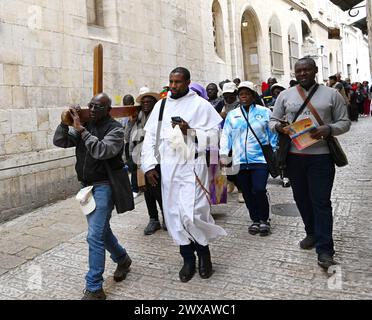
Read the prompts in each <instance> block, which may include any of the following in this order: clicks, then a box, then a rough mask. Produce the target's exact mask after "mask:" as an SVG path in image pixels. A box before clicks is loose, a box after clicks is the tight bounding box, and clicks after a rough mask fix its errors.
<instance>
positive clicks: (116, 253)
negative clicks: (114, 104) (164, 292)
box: [53, 93, 132, 300]
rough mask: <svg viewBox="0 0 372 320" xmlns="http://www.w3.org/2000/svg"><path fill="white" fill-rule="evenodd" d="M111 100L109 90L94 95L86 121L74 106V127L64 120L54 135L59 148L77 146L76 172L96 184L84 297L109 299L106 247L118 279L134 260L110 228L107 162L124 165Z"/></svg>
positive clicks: (85, 184) (121, 139) (121, 133)
mask: <svg viewBox="0 0 372 320" xmlns="http://www.w3.org/2000/svg"><path fill="white" fill-rule="evenodd" d="M110 109H111V99H110V98H109V97H108V96H107V94H105V93H100V94H98V95H96V96H95V97H93V98H92V100H91V102H90V103H89V120H88V122H87V123H84V124H82V123H81V121H80V117H79V108H78V107H70V109H69V111H70V114H71V116H72V119H73V124H72V128H70V129H69V127H68V126H67V125H65V124H63V123H61V124H60V125H59V126H58V127H57V129H56V132H55V134H54V139H53V143H54V145H56V146H57V147H61V148H70V147H76V166H75V169H76V173H77V176H78V180H79V181H80V183H81V185H82V187H88V186H92V187H93V188H92V192H93V197H94V200H95V203H96V206H95V209H94V210H93V211H92V212H90V213H89V214H87V213H88V212H85V214H87V222H88V235H87V241H88V245H89V271H88V273H87V275H86V277H85V279H86V290H85V292H84V296H83V298H82V299H83V300H105V299H106V295H105V292H104V291H103V289H102V285H103V276H102V275H103V272H104V271H105V249H106V250H107V251H109V252H110V254H111V259H112V260H113V261H114V262H115V263H117V264H118V265H117V268H116V270H115V273H114V280H115V281H122V280H124V279H125V278H126V275H127V273H128V272H129V270H130V265H131V263H132V260H131V259H130V257H129V256H128V254H127V252H126V250H125V248H123V247H122V246H121V245H120V244H119V242H118V240H117V238H116V237H115V236H114V234H113V233H112V230H111V228H110V219H111V213H112V210H113V208H114V201H113V194H112V189H111V187H110V183H109V178H108V175H107V172H106V168H105V164H104V162H105V161H106V162H107V163H108V165H109V166H110V167H111V169H112V170H115V169H119V168H123V167H124V163H123V160H122V155H123V149H124V146H123V144H124V131H123V128H122V126H121V124H120V123H119V122H117V121H116V120H114V119H113V118H112V117H111V116H110V114H109V112H110Z"/></svg>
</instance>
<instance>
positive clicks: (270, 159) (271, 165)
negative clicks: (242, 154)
mask: <svg viewBox="0 0 372 320" xmlns="http://www.w3.org/2000/svg"><path fill="white" fill-rule="evenodd" d="M240 110H241V112H242V114H243V116H244V118H245V120H246V121H247V124H248V127H249V129H250V130H251V131H252V133H253V135H254V137H255V138H256V140H257V142H258V144H259V145H260V147H261V149H262V153H263V155H264V157H265V160H266V163H267V166H268V169H269V173H270V175H271V176H272V177H273V178H276V177H277V176H279V174H280V171H279V170H278V167H277V165H276V161H275V155H274V151H273V148H272V146H271V144H270V142H269V143H268V144H265V145H263V144H262V142H261V141H260V139H258V137H257V135H256V133H255V132H254V130H253V128H252V126H251V124H250V123H249V120H248V118H247V116H246V115H245V113H244V110H243V107H242V106H241V107H240Z"/></svg>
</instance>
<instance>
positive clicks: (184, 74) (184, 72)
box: [171, 67, 191, 80]
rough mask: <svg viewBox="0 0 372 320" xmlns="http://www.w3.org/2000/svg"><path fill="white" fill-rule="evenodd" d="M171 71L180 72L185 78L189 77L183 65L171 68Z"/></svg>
mask: <svg viewBox="0 0 372 320" xmlns="http://www.w3.org/2000/svg"><path fill="white" fill-rule="evenodd" d="M173 73H181V74H182V75H183V77H184V78H185V80H190V79H191V74H190V71H189V70H187V69H186V68H183V67H177V68H176V69H174V70H172V72H171V74H173Z"/></svg>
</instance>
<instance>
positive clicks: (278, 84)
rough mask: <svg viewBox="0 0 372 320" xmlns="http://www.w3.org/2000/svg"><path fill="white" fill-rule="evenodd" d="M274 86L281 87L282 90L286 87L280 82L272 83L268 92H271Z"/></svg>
mask: <svg viewBox="0 0 372 320" xmlns="http://www.w3.org/2000/svg"><path fill="white" fill-rule="evenodd" d="M275 88H280V89H283V90H285V89H286V87H285V86H283V85H282V84H280V83H274V84H273V85H272V86H271V88H270V92H273V90H274V89H275Z"/></svg>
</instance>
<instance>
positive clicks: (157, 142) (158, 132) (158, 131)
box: [155, 98, 167, 162]
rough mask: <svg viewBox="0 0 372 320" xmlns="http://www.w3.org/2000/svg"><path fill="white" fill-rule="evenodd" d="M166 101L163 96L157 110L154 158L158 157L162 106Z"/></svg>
mask: <svg viewBox="0 0 372 320" xmlns="http://www.w3.org/2000/svg"><path fill="white" fill-rule="evenodd" d="M166 102H167V98H164V99H163V100H162V101H161V105H160V110H159V119H158V127H157V129H156V141H155V158H156V160H158V162H159V159H160V152H159V144H160V131H161V124H162V121H163V114H164V108H165V104H166Z"/></svg>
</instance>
